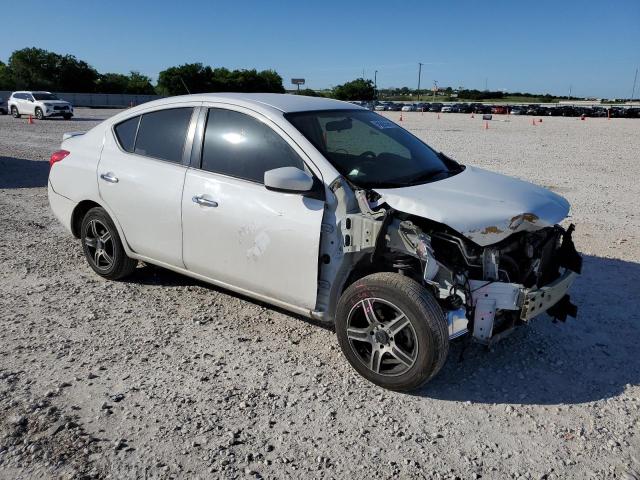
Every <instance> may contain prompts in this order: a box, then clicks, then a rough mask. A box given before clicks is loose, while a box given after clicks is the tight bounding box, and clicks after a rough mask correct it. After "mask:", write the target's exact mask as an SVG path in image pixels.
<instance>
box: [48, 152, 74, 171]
mask: <svg viewBox="0 0 640 480" xmlns="http://www.w3.org/2000/svg"><path fill="white" fill-rule="evenodd" d="M70 153H71V152H68V151H66V150H58V151H57V152H53V153H52V154H51V158H50V159H49V167H53V164H54V163H56V162H59V161H60V160H62V159H63V158H65V157H66V156H67V155H69V154H70Z"/></svg>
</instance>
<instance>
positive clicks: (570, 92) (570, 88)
mask: <svg viewBox="0 0 640 480" xmlns="http://www.w3.org/2000/svg"><path fill="white" fill-rule="evenodd" d="M569 100H571V85H569Z"/></svg>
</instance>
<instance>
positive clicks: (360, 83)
mask: <svg viewBox="0 0 640 480" xmlns="http://www.w3.org/2000/svg"><path fill="white" fill-rule="evenodd" d="M332 93H333V97H334V98H337V99H338V100H373V98H374V95H375V90H374V88H373V82H372V81H371V80H365V79H364V78H357V79H355V80H353V81H351V82H347V83H344V84H342V85H338V86H337V87H334V89H333V92H332Z"/></svg>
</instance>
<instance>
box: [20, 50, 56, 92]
mask: <svg viewBox="0 0 640 480" xmlns="http://www.w3.org/2000/svg"><path fill="white" fill-rule="evenodd" d="M59 57H60V56H59V55H57V54H55V53H53V52H48V51H46V50H43V49H41V48H23V49H22V50H16V51H15V52H13V53H12V54H11V56H10V57H9V68H10V69H11V72H12V74H13V79H14V83H15V88H16V89H18V90H22V89H33V90H55V89H56V88H55V87H57V85H56V84H55V73H56V67H57V64H58V59H59Z"/></svg>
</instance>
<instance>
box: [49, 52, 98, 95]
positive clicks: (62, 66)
mask: <svg viewBox="0 0 640 480" xmlns="http://www.w3.org/2000/svg"><path fill="white" fill-rule="evenodd" d="M53 55H55V56H56V57H57V64H56V66H55V68H54V70H55V74H54V78H55V82H54V87H53V90H58V91H62V92H80V93H87V92H94V91H95V87H96V81H97V80H98V72H97V71H96V69H95V68H93V67H91V66H90V65H89V64H88V63H87V62H85V61H83V60H78V59H77V58H76V57H74V56H73V55H64V56H61V55H58V54H55V53H54V54H53Z"/></svg>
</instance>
